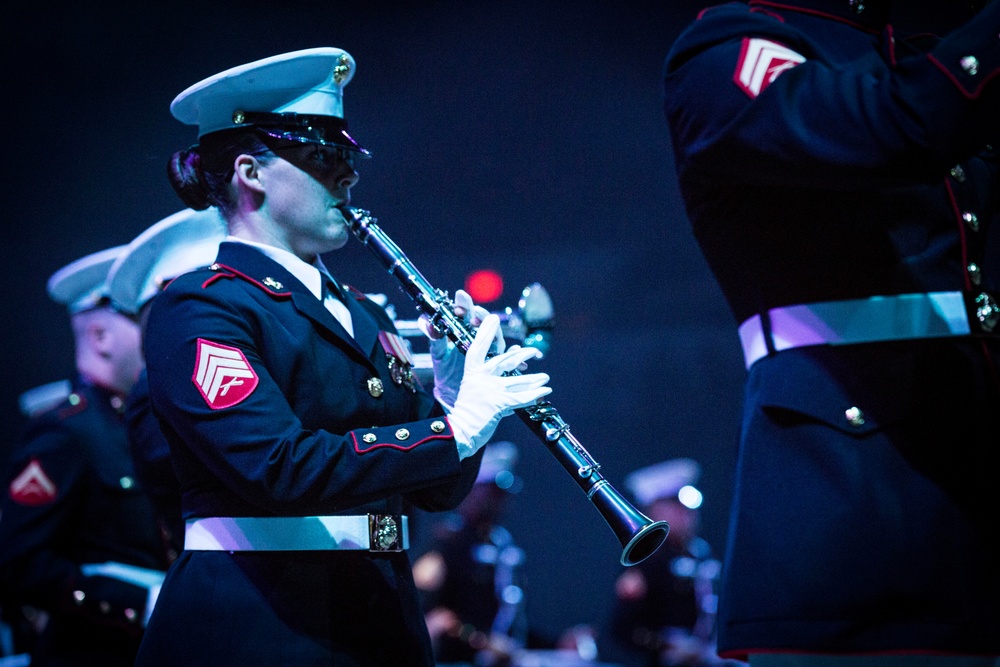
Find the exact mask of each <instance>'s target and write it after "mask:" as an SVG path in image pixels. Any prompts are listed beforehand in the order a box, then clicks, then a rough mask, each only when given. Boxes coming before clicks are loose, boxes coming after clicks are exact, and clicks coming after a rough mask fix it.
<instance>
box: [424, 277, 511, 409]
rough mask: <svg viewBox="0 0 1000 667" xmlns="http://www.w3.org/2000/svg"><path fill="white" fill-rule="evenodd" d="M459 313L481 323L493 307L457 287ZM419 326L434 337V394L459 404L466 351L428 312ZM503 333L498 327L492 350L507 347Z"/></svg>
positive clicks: (446, 403) (450, 404)
mask: <svg viewBox="0 0 1000 667" xmlns="http://www.w3.org/2000/svg"><path fill="white" fill-rule="evenodd" d="M455 314H456V315H458V316H459V317H461V318H463V319H464V320H465V322H466V324H470V325H472V326H473V327H478V326H479V325H480V324H482V322H483V320H484V319H486V316H487V315H489V311H488V310H486V309H485V308H483V307H482V306H476V305H474V304H473V303H472V297H471V296H469V293H468V292H466V291H465V290H456V291H455ZM417 326H419V327H420V330H421V331H423V332H424V335H425V336H427V337H428V338H429V339H430V353H431V363H432V364H433V366H434V397H435V398H437V400H438V401H440V402H441V404H442V405H444V406H445V407H446V408H448V409H451V408H452V407H453V406H454V405H455V398H456V397H457V396H458V388H459V386H460V385H461V384H462V372H463V370H464V368H465V355H463V354H462V353H461V351H460V350H459V349H458V347H457V346H456V345H455V344H454V343H453V342H451V340H449V339H448V338H446V337H444V336H442V335H441V334H440V333H438V332H437V331H435V330H434V327H432V326H431V324H430V321H429V319H428V318H427V316H426V315H421V316H420V318H419V319H418V320H417ZM506 345H507V344H506V342H505V341H504V339H503V333H502V332H501V331H500V330H499V329H498V330H497V335H496V337H495V340H494V345H493V347H492V348H491V350H490V351H491V352H493V353H496V354H499V353H501V352H503V351H504V349H505V348H506Z"/></svg>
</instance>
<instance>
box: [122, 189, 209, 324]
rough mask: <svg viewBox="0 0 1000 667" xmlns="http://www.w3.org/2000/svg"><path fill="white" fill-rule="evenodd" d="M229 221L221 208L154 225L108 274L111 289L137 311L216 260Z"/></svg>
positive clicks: (129, 309) (124, 307) (178, 214)
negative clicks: (186, 275)
mask: <svg viewBox="0 0 1000 667" xmlns="http://www.w3.org/2000/svg"><path fill="white" fill-rule="evenodd" d="M225 238H226V222H225V220H223V218H222V215H221V214H220V213H219V210H218V209H217V208H215V207H211V208H207V209H205V210H203V211H195V210H194V209H190V208H187V209H183V210H181V211H178V212H176V213H174V214H172V215H169V216H167V217H166V218H164V219H162V220H160V221H159V222H157V223H155V224H153V225H152V226H150V227H149V228H148V229H146V230H145V231H144V232H142V233H141V234H139V235H138V236H137V237H135V239H133V240H132V242H131V243H129V244H128V246H127V247H126V248H125V250H124V251H123V252H122V253H121V255H120V256H119V257H118V259H117V260H116V261H115V263H114V264H113V265H112V267H111V270H110V271H109V272H108V279H107V283H108V284H107V293H108V296H109V297H110V299H111V301H112V302H113V303H114V304H115V305H116V306H117V307H118V308H119V309H120V310H121V311H123V312H126V313H129V314H132V315H136V314H138V313H139V311H140V310H142V307H143V306H144V305H145V304H146V303H148V302H149V300H150V299H152V298H153V297H154V296H156V295H157V294H159V292H160V290H162V289H163V288H164V287H165V286H166V285H167V283H169V282H170V281H171V280H173V279H174V278H176V277H177V276H179V275H181V274H182V273H187V272H188V271H193V270H195V269H198V268H201V267H203V266H208V265H210V264H212V263H213V262H214V261H215V257H216V255H217V254H218V252H219V243H221V242H222V241H223V240H225Z"/></svg>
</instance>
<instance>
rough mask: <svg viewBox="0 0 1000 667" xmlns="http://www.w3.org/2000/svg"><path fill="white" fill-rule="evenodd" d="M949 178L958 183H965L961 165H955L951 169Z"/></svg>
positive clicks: (963, 170)
mask: <svg viewBox="0 0 1000 667" xmlns="http://www.w3.org/2000/svg"><path fill="white" fill-rule="evenodd" d="M951 177H952V178H954V179H955V180H956V181H958V182H959V183H965V169H962V165H960V164H956V165H955V166H954V167H952V168H951Z"/></svg>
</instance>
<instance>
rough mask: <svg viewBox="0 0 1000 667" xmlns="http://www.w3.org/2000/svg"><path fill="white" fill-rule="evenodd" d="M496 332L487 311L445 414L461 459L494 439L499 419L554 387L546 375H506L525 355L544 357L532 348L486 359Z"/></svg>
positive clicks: (495, 319) (513, 349)
mask: <svg viewBox="0 0 1000 667" xmlns="http://www.w3.org/2000/svg"><path fill="white" fill-rule="evenodd" d="M499 331H500V318H499V317H498V316H497V315H495V314H490V315H487V316H486V319H484V320H483V323H482V324H481V325H480V327H479V331H477V332H476V337H475V338H474V339H473V341H472V344H471V345H470V346H469V350H468V351H467V352H466V353H465V366H464V368H463V377H462V383H461V385H460V387H459V390H458V396H457V398H456V399H455V406H454V407H453V408H452V410H451V413H450V414H449V415H448V421H449V422H450V423H451V429H452V431H453V432H454V434H455V443H456V444H457V445H458V458H459V460H461V459H465V458H468V457H469V456H472V455H473V454H475V453H476V452H477V451H479V448H480V447H482V446H483V445H485V444H486V443H487V442H488V441H489V439H490V438H491V437H493V433H494V431H496V429H497V425H498V424H499V423H500V420H501V419H503V418H504V417H506V416H507V415H509V414H511V413H513V412H514V410H516V409H517V408H523V407H527V406H529V405H531V404H533V403H534V402H535V401H537V400H538V399H539V398H542V397H543V396H547V395H549V394H550V393H552V389H550V388H549V387H547V386H545V385H546V383H547V382H548V381H549V376H548V375H547V374H545V373H531V374H527V375H510V376H507V375H504V373H506V372H508V371H512V370H515V369H517V368H519V367H520V366H521V364H523V363H525V362H526V361H527V360H528V359H537V358H538V357H540V356H542V355H541V352H539V351H538V350H536V349H535V348H532V347H524V348H522V347H520V346H517V345H515V346H512V347H511V348H510V349H509V350H507V351H506V352H503V353H501V354H498V355H497V356H495V357H490V358H489V359H486V355H487V353H488V352H489V349H490V346H491V345H492V344H493V342H494V339H495V337H496V335H497V333H498V332H499Z"/></svg>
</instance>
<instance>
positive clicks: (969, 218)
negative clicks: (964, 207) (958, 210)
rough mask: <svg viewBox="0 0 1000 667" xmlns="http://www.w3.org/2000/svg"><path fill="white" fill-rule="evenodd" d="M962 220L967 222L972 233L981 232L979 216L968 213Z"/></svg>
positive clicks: (963, 215)
mask: <svg viewBox="0 0 1000 667" xmlns="http://www.w3.org/2000/svg"><path fill="white" fill-rule="evenodd" d="M962 220H964V221H965V224H967V225H968V226H969V229H971V230H972V231H974V232H978V231H979V216H977V215H976V214H975V213H970V212H968V211H966V212H965V213H963V214H962Z"/></svg>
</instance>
